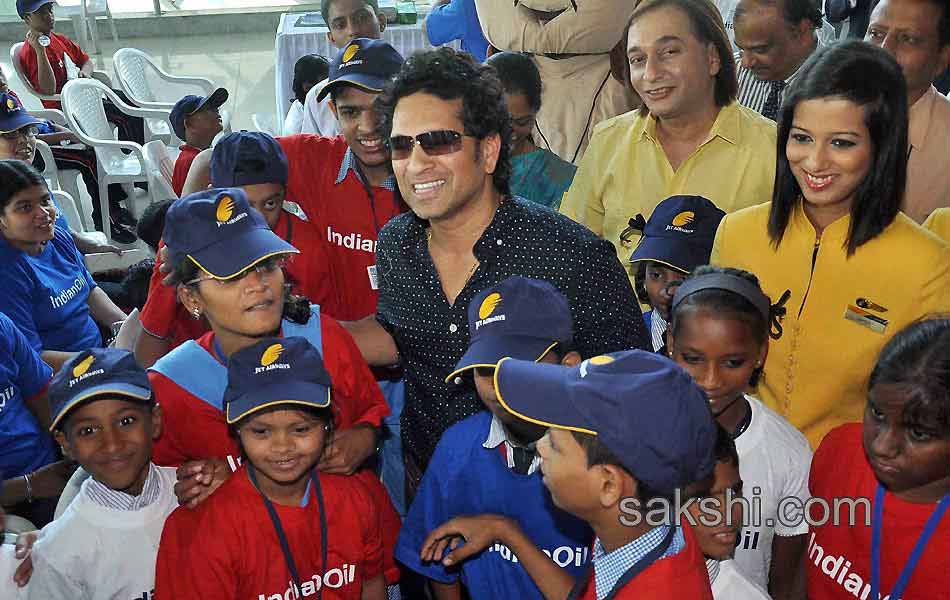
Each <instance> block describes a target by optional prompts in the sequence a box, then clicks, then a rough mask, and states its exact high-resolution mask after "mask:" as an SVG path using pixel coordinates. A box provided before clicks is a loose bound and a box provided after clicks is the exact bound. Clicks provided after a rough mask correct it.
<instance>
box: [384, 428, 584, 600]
mask: <svg viewBox="0 0 950 600" xmlns="http://www.w3.org/2000/svg"><path fill="white" fill-rule="evenodd" d="M490 428H491V414H490V413H488V412H480V413H478V414H475V415H472V416H471V417H469V418H467V419H465V420H463V421H460V422H459V423H457V424H455V425H453V426H452V427H450V428H449V429H448V430H446V432H445V434H444V435H443V436H442V439H441V441H439V445H438V446H437V447H436V450H435V455H434V456H433V457H432V462H430V463H429V467H428V468H427V469H426V473H425V476H424V477H423V478H422V483H421V485H420V487H419V491H418V492H417V493H416V497H415V499H414V500H413V502H412V506H411V507H410V508H409V514H408V515H407V516H406V519H405V520H404V521H403V526H402V530H401V531H400V533H399V540H398V541H397V542H396V558H397V559H398V560H399V561H401V562H402V563H403V564H405V565H406V566H407V567H409V568H410V569H412V570H413V571H416V572H418V573H420V574H422V575H424V576H425V577H428V578H429V579H433V580H435V581H439V582H441V583H451V582H454V581H456V580H458V578H459V576H460V575H461V580H462V582H463V583H464V584H465V586H466V587H467V588H468V590H469V592H470V594H471V597H472V599H473V600H482V599H485V600H488V599H492V600H499V599H505V598H510V599H512V600H530V599H533V598H537V599H538V600H541V599H542V598H543V596H542V595H541V592H540V591H539V590H538V587H537V586H536V585H535V584H534V582H533V581H532V580H531V577H529V576H528V573H527V572H526V571H525V570H524V568H523V567H522V566H521V564H520V563H519V562H518V559H517V557H516V556H515V555H514V554H512V553H511V551H510V550H509V549H508V548H507V547H505V546H503V545H501V544H495V545H494V546H492V547H490V548H489V549H488V550H486V551H484V552H482V553H481V554H478V555H476V556H474V557H472V558H470V559H469V560H468V561H466V562H465V563H463V564H462V565H461V573H459V572H458V570H457V569H455V568H452V569H446V568H445V567H443V566H442V564H441V563H423V562H422V561H421V559H420V558H419V551H420V550H421V549H422V542H423V541H425V538H426V536H427V535H428V534H429V532H430V531H432V530H433V529H435V528H436V527H438V526H439V525H442V524H443V523H445V522H446V521H448V520H449V519H452V518H453V517H457V516H459V515H476V514H480V513H493V514H498V515H504V516H507V517H509V518H511V519H513V520H515V521H517V522H518V524H519V525H520V526H521V529H522V531H524V533H525V534H526V535H527V536H528V538H530V539H531V541H533V542H534V543H535V545H537V546H538V547H539V548H541V549H542V550H543V551H544V552H545V553H546V554H548V555H550V556H551V557H552V558H553V559H554V561H555V562H556V563H557V564H558V565H560V566H562V567H563V568H565V569H567V570H568V571H569V572H570V573H571V575H573V576H574V577H580V576H581V575H582V574H583V573H584V571H585V569H586V566H587V564H588V562H589V560H590V551H589V549H590V545H591V541H592V539H593V532H592V531H591V529H590V527H589V526H588V525H587V523H585V522H584V521H581V520H580V519H578V518H576V517H574V516H572V515H570V514H568V513H566V512H564V511H562V510H561V509H559V508H557V507H556V506H554V503H553V502H552V501H551V495H550V493H549V492H548V491H547V488H545V487H544V483H543V482H542V481H541V473H540V472H535V473H533V474H531V475H519V474H517V473H515V472H514V471H512V470H511V469H509V468H508V465H507V464H506V461H505V458H504V457H503V456H502V454H501V452H500V451H499V450H498V448H490V449H489V448H485V447H484V446H483V445H482V444H483V443H484V442H485V440H486V439H487V438H488V432H489V430H490Z"/></svg>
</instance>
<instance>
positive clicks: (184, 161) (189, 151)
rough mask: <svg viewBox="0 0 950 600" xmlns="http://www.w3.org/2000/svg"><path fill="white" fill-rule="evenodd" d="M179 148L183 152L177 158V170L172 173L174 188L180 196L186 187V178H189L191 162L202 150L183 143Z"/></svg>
mask: <svg viewBox="0 0 950 600" xmlns="http://www.w3.org/2000/svg"><path fill="white" fill-rule="evenodd" d="M178 149H179V150H181V152H180V153H179V154H178V159H177V160H175V171H174V173H172V189H173V190H175V194H177V195H178V196H179V197H180V196H181V191H182V190H183V189H184V188H185V179H187V178H188V170H189V169H190V168H191V163H193V162H194V160H195V157H196V156H198V153H199V152H201V150H200V149H199V148H195V147H194V146H190V145H188V144H182V145H181V146H179V147H178Z"/></svg>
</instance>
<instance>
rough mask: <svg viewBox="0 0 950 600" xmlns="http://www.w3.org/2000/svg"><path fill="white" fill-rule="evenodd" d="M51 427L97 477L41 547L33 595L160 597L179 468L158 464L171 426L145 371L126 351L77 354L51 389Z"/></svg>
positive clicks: (45, 533)
mask: <svg viewBox="0 0 950 600" xmlns="http://www.w3.org/2000/svg"><path fill="white" fill-rule="evenodd" d="M49 402H50V408H51V414H52V424H51V426H50V430H51V431H52V432H53V435H54V437H55V438H56V441H57V442H58V443H59V444H60V445H61V446H62V447H63V450H64V452H65V453H66V454H67V455H68V456H69V457H71V458H72V459H73V460H75V461H76V462H78V463H79V465H80V466H82V468H83V469H84V470H85V471H86V472H87V473H89V475H90V476H91V477H90V478H89V479H87V480H86V481H85V482H83V484H82V487H81V489H80V491H79V494H78V495H77V496H76V497H75V498H74V499H73V501H72V502H71V503H70V504H69V506H68V507H67V508H66V511H65V512H64V513H63V514H62V516H60V517H59V518H58V519H56V520H55V521H53V522H52V523H50V524H49V525H47V526H46V527H45V528H44V529H43V530H42V532H41V533H40V536H39V539H38V540H37V542H36V544H35V545H34V547H33V551H32V560H33V569H34V571H33V576H32V578H31V580H30V588H29V596H28V597H29V598H30V599H31V600H40V599H42V600H49V599H50V598H144V597H151V596H150V594H152V592H153V584H154V581H155V557H156V553H157V550H158V541H159V539H160V537H161V533H162V528H163V527H164V524H165V519H166V518H167V517H168V515H169V514H171V512H172V511H173V510H175V508H176V507H177V506H178V501H177V499H176V497H175V492H174V486H175V469H170V468H163V467H156V466H155V465H154V464H153V463H152V462H151V455H152V439H153V438H155V437H157V436H158V434H159V433H160V431H161V428H162V419H161V411H160V409H159V407H158V406H157V405H156V404H155V400H154V397H153V396H152V390H151V386H150V385H149V382H148V376H147V375H146V373H145V371H144V370H143V369H142V367H140V366H139V365H138V363H136V362H135V357H134V356H132V354H131V353H129V352H128V351H125V350H118V349H114V348H96V349H92V350H87V351H84V352H80V353H78V354H77V355H76V356H74V357H73V358H71V359H70V360H68V361H67V362H66V363H65V364H64V365H63V367H62V368H61V369H60V370H59V372H58V373H57V374H56V376H55V377H53V380H52V382H51V383H50V387H49Z"/></svg>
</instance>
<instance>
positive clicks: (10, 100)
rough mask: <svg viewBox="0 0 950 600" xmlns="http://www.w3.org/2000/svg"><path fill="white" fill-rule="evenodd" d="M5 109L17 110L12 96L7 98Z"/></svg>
mask: <svg viewBox="0 0 950 600" xmlns="http://www.w3.org/2000/svg"><path fill="white" fill-rule="evenodd" d="M7 110H17V106H16V102H14V101H13V98H7Z"/></svg>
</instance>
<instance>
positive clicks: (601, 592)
mask: <svg viewBox="0 0 950 600" xmlns="http://www.w3.org/2000/svg"><path fill="white" fill-rule="evenodd" d="M669 529H670V526H669V525H663V526H660V527H654V528H653V529H651V530H650V531H648V532H646V533H644V534H643V535H641V536H640V537H638V538H637V539H635V540H633V541H632V542H630V543H628V544H627V545H625V546H621V547H620V548H617V549H616V550H614V551H613V552H609V553H608V552H606V551H604V546H603V545H602V544H601V543H600V538H598V539H597V540H595V541H594V554H593V559H592V562H593V564H594V583H595V585H596V591H597V598H598V600H599V599H602V598H605V597H606V596H607V595H608V594H610V592H611V590H613V589H614V586H615V585H617V582H618V581H619V580H620V578H621V577H623V575H624V573H626V572H627V570H629V569H630V567H632V566H633V565H635V564H636V563H638V562H640V561H641V560H643V558H644V557H645V556H646V555H647V554H649V553H650V551H651V550H653V549H654V548H656V547H657V546H659V545H660V543H661V542H662V541H663V538H665V537H666V533H667V532H668V531H669Z"/></svg>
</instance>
